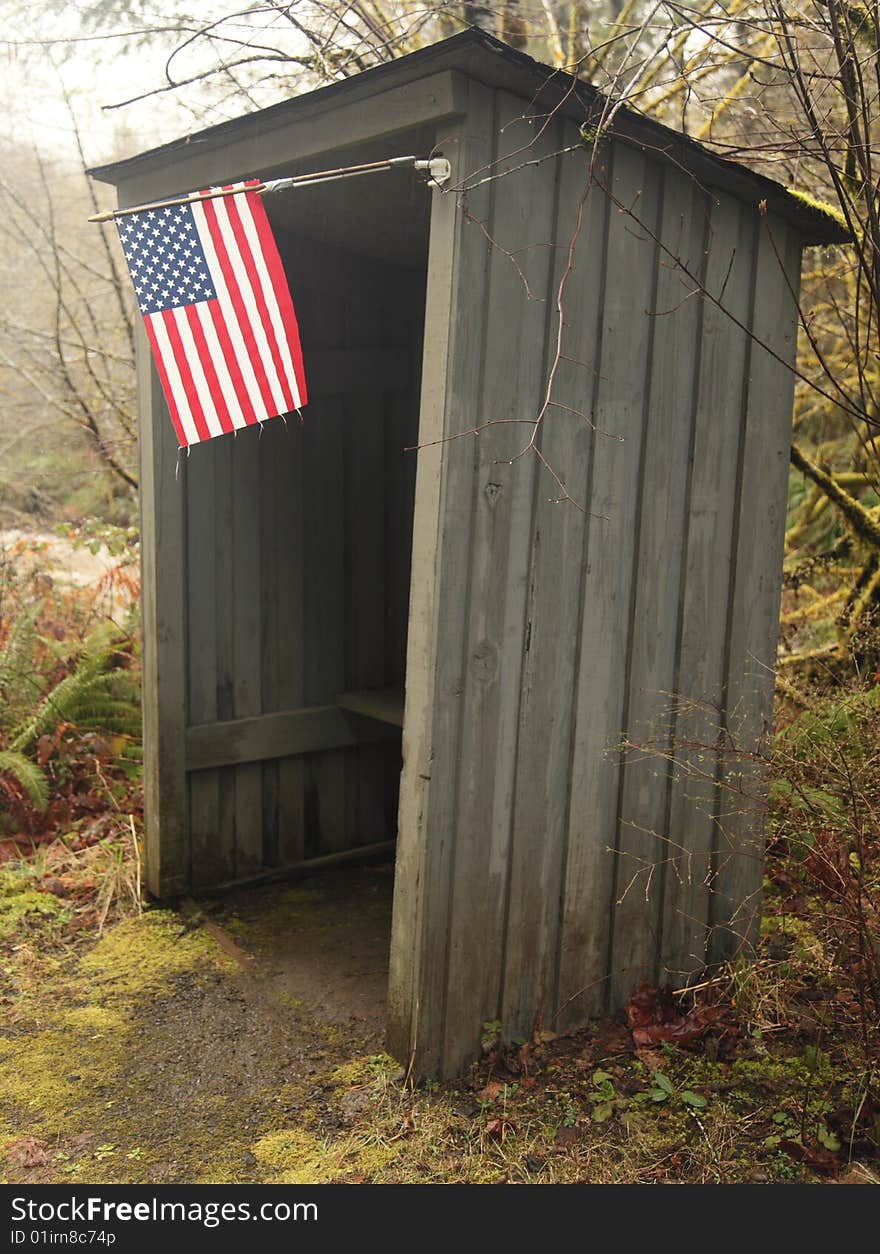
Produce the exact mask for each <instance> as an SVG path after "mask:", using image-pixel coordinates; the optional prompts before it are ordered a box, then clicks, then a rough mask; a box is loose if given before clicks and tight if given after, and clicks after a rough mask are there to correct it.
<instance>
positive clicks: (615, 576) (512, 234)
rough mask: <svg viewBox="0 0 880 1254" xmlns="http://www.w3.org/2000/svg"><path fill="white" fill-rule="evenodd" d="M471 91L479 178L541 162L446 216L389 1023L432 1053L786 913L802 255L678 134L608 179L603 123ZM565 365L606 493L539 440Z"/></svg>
mask: <svg viewBox="0 0 880 1254" xmlns="http://www.w3.org/2000/svg"><path fill="white" fill-rule="evenodd" d="M467 107H468V116H467V125H466V127H465V128H464V134H463V137H462V142H461V143H460V144H459V145H458V146H457V147H456V149H455V151H454V163H455V167H456V168H455V171H454V174H453V179H454V180H456V179H461V178H462V177H463V176H464V175H466V174H467V173H469V172H471V171H474V170H480V169H483V168H485V167H488V166H489V165H490V163H493V162H500V164H499V165H497V166H496V167H495V170H496V172H499V173H500V172H503V171H504V170H506V169H509V170H511V171H513V172H510V173H507V174H506V175H505V177H503V178H499V179H496V180H493V181H489V182H484V183H482V184H481V185H480V186H478V187H475V188H474V190H473V191H472V192H471V193H470V194H469V196H468V200H467V207H468V214H467V215H462V214H460V213H457V212H456V209H455V206H454V204H453V203H452V198H451V197H450V198H446V199H445V200H444V201H442V202H440V203H438V204H435V207H434V213H433V218H432V231H431V252H430V258H429V270H428V297H427V309H428V314H427V329H426V342H425V356H424V382H423V391H422V407H421V435H420V438H421V442H422V443H423V444H425V445H427V444H429V443H430V442H432V441H437V440H441V441H442V440H446V442H444V443H441V444H440V445H438V446H437V447H434V448H424V449H423V451H422V452H421V453H420V459H419V471H418V480H417V488H416V517H415V528H414V553H413V585H412V601H411V622H410V638H409V658H408V669H407V708H406V718H405V724H404V773H403V782H402V788H401V805H400V834H399V841H398V861H397V883H396V887H395V917H394V930H393V941H392V954H391V995H390V1015H389V1040H390V1045H391V1048H392V1049H393V1050H394V1051H395V1052H396V1053H397V1055H398V1057H400V1058H401V1059H403V1060H405V1061H407V1062H411V1063H412V1065H413V1068H414V1070H415V1072H416V1073H418V1074H426V1073H427V1074H430V1073H437V1072H444V1073H451V1072H455V1071H456V1070H457V1069H458V1068H459V1067H460V1066H461V1065H462V1064H463V1063H464V1062H465V1061H467V1060H468V1059H469V1058H471V1057H473V1056H474V1054H475V1053H476V1052H477V1050H478V1047H479V1040H480V1035H481V1031H482V1025H483V1024H484V1022H486V1021H489V1020H500V1021H501V1022H502V1024H503V1027H504V1031H505V1033H507V1034H508V1035H517V1034H528V1032H529V1031H530V1029H531V1028H532V1026H533V1024H534V1022H535V1020H536V1017H537V1016H539V1015H540V1016H541V1018H542V1021H543V1024H544V1026H545V1027H550V1028H553V1029H555V1030H560V1029H562V1028H568V1027H572V1026H574V1025H576V1024H579V1023H582V1022H584V1021H585V1020H586V1019H587V1018H588V1016H589V1015H590V1014H592V1013H596V1012H599V1011H602V1010H603V1009H606V1008H608V1007H609V1006H613V1005H619V1004H620V1003H621V1001H622V1000H623V999H624V998H625V997H626V995H627V993H628V992H629V990H630V989H631V988H632V987H633V985H634V984H635V983H636V982H637V981H638V980H639V979H642V978H648V979H652V980H657V979H659V980H666V979H671V980H673V981H681V980H683V979H685V978H686V977H687V975H688V973H689V972H692V971H694V970H695V969H697V968H699V966H700V965H702V964H703V963H704V962H705V960H706V957H707V955H711V956H713V957H714V956H720V955H721V954H725V953H728V952H730V949H731V947H732V946H733V945H735V944H742V943H743V942H744V941H747V940H748V939H749V937H750V936H751V935H752V934H753V928H754V917H755V907H756V904H757V897H758V893H759V889H760V883H761V856H760V855H761V834H760V833H761V814H760V777H761V771H760V764H759V762H756V761H755V760H754V758H753V756H751V755H754V754H755V753H758V754H760V751H761V749H762V747H763V743H764V736H765V732H766V728H767V726H768V722H769V715H770V706H771V700H772V672H771V668H772V666H773V660H774V654H775V643H776V615H777V610H778V600H779V580H780V570H781V546H782V535H783V522H784V517H783V514H784V504H785V477H786V473H787V463H788V456H787V450H788V441H789V433H790V416H791V392H792V376H791V374H790V372H789V371H787V370H786V369H785V367H784V365H782V364H781V362H780V360H778V359H777V356H778V358H781V359H782V361H787V360H790V359H791V358H792V356H793V352H794V339H795V330H796V325H795V307H794V301H793V299H792V295H791V290H790V287H789V284H791V285H793V286H794V287H796V285H797V276H798V273H799V263H800V240H799V238H798V237H797V236H796V235H795V233H794V232H793V231H792V230H791V228H788V227H786V225H785V224H784V223H782V222H781V221H779V220H776V219H775V218H772V217H762V216H760V214H759V213H758V211H757V207H756V206H754V207H753V206H751V205H746V204H743V203H740V202H738V201H734V200H733V199H731V198H730V197H729V196H727V195H726V194H725V193H721V192H715V191H713V190H712V189H710V188H705V187H702V186H700V185H698V184H697V183H696V182H695V181H693V180H691V179H689V178H688V177H686V176H685V175H683V174H682V173H681V172H680V171H679V170H677V169H676V167H675V166H674V165H672V164H671V163H664V162H663V161H662V160H660V159H658V158H657V155H656V154H654V155H651V154H648V153H645V152H642V151H640V150H639V149H638V148H635V147H632V146H625V145H623V144H617V143H616V144H615V145H614V146H613V147H607V148H606V149H605V150H603V151H602V152H601V153H600V154H599V155H598V158H597V162H596V168H595V180H594V182H593V185H592V186H591V187H590V188H589V190H588V191H587V193H586V195H585V194H584V193H585V184H586V160H585V157H584V156H583V155H582V154H577V155H568V156H562V155H560V156H553V154H554V153H557V152H558V151H559V150H560V149H562V148H563V147H565V146H567V145H569V144H572V143H574V142H576V138H577V132H576V131H575V129H574V127H573V126H572V125H571V124H570V123H568V122H565V121H562V120H559V121H556V122H551V123H550V124H549V125H547V126H546V127H545V129H544V130H543V132H542V133H541V134H540V136H539V137H538V138H535V134H536V131H537V127H538V124H537V123H536V122H529V121H527V120H517V119H521V115H522V114H523V113H524V112H526V111H527V107H526V106H525V104H524V102H523V101H522V100H520V99H516V98H513V97H511V96H509V95H507V94H506V93H505V92H503V91H499V90H491V89H490V88H489V87H487V86H485V85H481V84H479V83H476V82H471V83H470V84H469V86H468V105H467ZM533 141H534V142H533ZM524 145H531V146H530V147H529V149H528V152H527V154H525V155H527V157H528V158H529V159H530V160H532V159H534V158H535V157H537V156H541V157H544V158H546V159H545V160H544V161H542V162H541V163H540V164H531V165H529V166H528V167H527V168H523V169H519V170H515V171H514V169H513V168H514V167H516V166H519V165H521V164H522V161H523V157H524V154H523V152H522V149H523V146H524ZM452 151H453V150H452V149H450V153H452ZM505 154H507V155H505ZM581 210H582V224H581V227H580V234H579V238H578V240H577V243H576V247H575V248H574V252H573V265H572V269H571V272H570V274H569V276H568V278H567V280H566V286H565V297H564V321H565V325H564V334H563V340H562V343H563V357H562V359H561V360H559V362H558V365H557V366H555V367H554V363H555V362H556V358H557V334H558V330H559V313H558V310H557V305H556V298H557V293H558V291H559V285H560V281H561V280H562V277H563V275H564V274H565V272H566V267H567V266H568V262H569V252H568V249H567V247H566V245H567V244H568V242H569V241H570V240H571V238H572V236H573V233H574V232H575V230H576V224H577V221H578V216H579V213H580V212H581ZM487 237H488V238H491V240H492V241H494V244H495V247H492V248H490V247H489V246H487ZM548 245H554V246H553V247H550V246H548ZM777 257H779V258H781V259H782V261H783V263H784V266H785V269H786V271H787V279H786V277H785V276H784V275H783V274H782V272H781V270H780V266H779V263H778V261H777ZM698 283H700V284H704V285H705V286H706V288H707V289H708V292H709V298H706V299H703V298H702V297H701V296H700V295H699V294H698V293H697V292H696V288H697V286H698ZM719 305H720V306H722V307H723V308H719ZM749 330H751V331H753V332H754V334H755V336H757V337H758V339H757V341H755V340H753V339H752V338H751V337H750V335H749V334H748V332H749ZM775 355H776V356H775ZM554 369H555V379H554V385H553V390H552V400H553V402H554V405H553V406H552V407H551V408H550V409H548V410H547V413H546V417H545V419H544V421H543V424H542V426H541V430H540V434H539V437H538V445H539V449H540V453H541V455H542V457H544V458H546V459H547V461H548V462H549V463H550V464H551V466H552V467H553V469H554V470H555V471H556V472H557V473H558V474H559V475H560V476H562V477H563V478H564V480H565V486H566V490H567V491H568V493H570V495H571V497H573V498H574V500H575V501H576V502H578V504H579V505H580V506H581V507H582V508H580V509H579V508H576V507H575V506H573V505H571V504H568V503H558V498H559V497H560V495H561V490H560V487H559V485H558V484H556V483H555V482H554V480H553V478H552V476H551V475H550V474H549V473H548V472H547V470H546V469H545V468H544V467H543V466H542V465H541V463H540V461H539V459H538V458H537V457H536V456H535V455H534V453H533V452H525V453H524V454H523V455H520V454H521V453H522V450H523V448H524V446H525V445H526V444H527V442H528V439H529V436H530V434H531V428H530V427H529V426H528V425H526V424H525V422H524V421H523V420H528V419H532V418H534V416H535V415H536V414H537V413H538V412H539V410H540V409H541V406H542V404H543V402H544V399H545V390H546V387H547V380H548V377H549V374H550V373H551V372H553V371H554ZM486 422H490V423H494V424H496V425H492V426H490V427H488V428H486V429H485V430H484V431H483V432H482V434H480V436H479V437H478V438H475V437H474V436H471V435H464V436H462V438H453V439H448V437H456V436H459V435H460V434H461V433H463V432H467V431H469V430H472V429H473V428H474V427H476V426H478V425H480V424H482V423H486ZM733 744H735V745H736V746H737V749H739V750H742V751H743V754H742V756H737V755H731V754H730V753H728V752H725V753H723V754H722V753H720V752H719V746H721V745H724V746H725V747H728V746H732V745H733ZM624 745H626V746H627V747H626V749H625V751H624V749H623V746H624ZM719 781H720V782H721V783H722V784H723V785H724V786H723V787H720V788H719V787H718V786H717V785H718V783H719ZM743 902H745V903H746V905H745V906H743Z"/></svg>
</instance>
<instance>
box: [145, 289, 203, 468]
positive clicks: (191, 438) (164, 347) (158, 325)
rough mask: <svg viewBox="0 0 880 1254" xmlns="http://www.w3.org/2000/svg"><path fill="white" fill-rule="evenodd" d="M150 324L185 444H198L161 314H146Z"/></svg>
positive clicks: (196, 433)
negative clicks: (184, 437)
mask: <svg viewBox="0 0 880 1254" xmlns="http://www.w3.org/2000/svg"><path fill="white" fill-rule="evenodd" d="M147 318H148V319H149V322H150V326H151V327H152V328H153V334H154V335H155V337H156V343H157V345H158V346H159V352H160V354H161V356H162V364H163V365H164V367H165V373H166V374H167V375H168V383H169V386H170V388H171V393H172V395H173V397H174V403H175V405H176V406H177V412H178V415H179V416H180V425H181V426H182V427H183V431H184V434H185V436H186V442H187V444H198V442H199V439H200V436H199V433H198V431H197V430H196V424H195V423H194V422H193V418H192V414H191V413H190V410H189V401H188V400H187V397H186V388H185V387H184V386H183V380H182V379H181V377H180V371H179V370H178V368H177V362H176V361H175V359H174V350H173V349H172V347H171V341H170V339H169V338H168V332H167V331H166V330H165V323H164V321H163V319H162V314H160V313H157V314H147Z"/></svg>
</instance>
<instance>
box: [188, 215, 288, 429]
mask: <svg viewBox="0 0 880 1254" xmlns="http://www.w3.org/2000/svg"><path fill="white" fill-rule="evenodd" d="M202 209H203V210H204V214H205V222H206V223H207V226H208V230H209V231H210V233H211V241H212V243H213V245H214V251H215V253H216V254H217V263H218V265H219V266H220V270H221V274H222V277H223V282H224V285H225V287H226V292H227V295H228V296H229V300H230V302H231V304H232V309H233V312H234V314H235V318H236V321H237V322H238V325H239V327H240V328H241V332H242V338H243V339H244V345H245V349H246V351H247V354H248V357H249V359H250V362H251V365H252V366H253V370H254V375H255V376H256V380H257V387H258V388H259V390H260V396H261V397H262V400H263V404H264V405H265V407H266V413H267V415H271V416H273V417H274V414H275V408H276V406H275V399H274V397H273V396H272V388H271V386H270V384H269V377H268V375H267V374H266V368H265V366H264V365H263V362H262V359H261V357H260V354H259V353H258V352H257V348H256V344H255V343H254V338H253V331H252V330H251V329H250V328H251V320H250V317H249V315H248V311H247V307H246V306H245V303H244V300H243V299H242V295H241V292H240V290H239V286H238V280H237V279H236V277H235V271H234V270H233V268H232V262H231V261H230V260H229V253H228V251H227V248H226V242H225V240H224V239H223V233H222V231H221V229H220V224H219V222H218V221H217V210H216V208H215V207H214V202H213V201H211V200H206V201H204V202H203V204H202ZM216 278H217V276H216V275H215V276H214V280H215V283H216ZM248 341H250V342H248Z"/></svg>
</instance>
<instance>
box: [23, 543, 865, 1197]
mask: <svg viewBox="0 0 880 1254" xmlns="http://www.w3.org/2000/svg"><path fill="white" fill-rule="evenodd" d="M0 575H2V578H0V698H2V704H0V859H2V862H0V977H2V978H0V985H2V987H0V997H2V1000H3V1002H4V1006H5V1010H6V1012H7V1013H6V1016H5V1017H6V1020H7V1028H6V1030H5V1032H4V1033H0V1078H2V1079H3V1097H2V1098H0V1111H2V1115H3V1116H4V1118H5V1121H6V1127H5V1131H4V1132H2V1133H0V1159H2V1158H3V1157H5V1175H6V1178H7V1179H9V1180H16V1181H19V1180H20V1181H32V1182H46V1181H59V1180H80V1181H89V1182H96V1183H101V1182H109V1183H122V1182H141V1181H143V1182H170V1181H184V1182H193V1181H202V1182H219V1181H228V1182H232V1183H236V1182H238V1183H245V1182H250V1181H256V1182H278V1183H284V1182H293V1183H300V1182H321V1181H333V1180H338V1181H347V1182H351V1183H360V1182H372V1181H376V1182H381V1181H402V1182H417V1181H437V1182H440V1181H473V1182H553V1181H594V1182H604V1181H608V1182H612V1181H614V1182H631V1181H664V1182H668V1181H696V1182H703V1181H705V1182H709V1181H717V1182H724V1183H733V1182H741V1181H752V1182H764V1181H768V1182H787V1181H792V1182H797V1181H813V1182H816V1181H825V1180H827V1181H832V1180H840V1181H845V1182H853V1183H863V1182H873V1183H880V1034H878V1030H877V1029H878V1020H880V860H878V854H880V684H878V678H880V677H878V676H876V675H870V674H868V675H866V674H864V673H859V672H858V671H853V672H852V673H851V676H850V677H849V678H846V679H844V678H842V677H841V674H840V673H839V672H838V673H836V674H835V676H834V677H833V679H831V680H827V679H826V680H822V679H821V678H819V679H817V678H816V677H815V676H814V677H813V678H812V679H811V680H810V681H809V683H808V682H807V681H806V680H805V679H798V680H794V679H791V678H790V677H789V678H786V679H784V680H783V681H782V684H781V687H780V693H779V700H778V703H777V721H778V726H777V729H776V733H775V739H774V748H773V754H772V758H771V772H772V783H771V789H770V799H769V813H768V819H767V864H766V876H765V884H764V902H763V905H764V918H763V925H762V929H761V936H760V939H759V941H758V944H757V952H756V954H755V955H753V956H750V957H746V956H741V957H740V958H738V959H736V960H735V961H733V962H731V963H729V964H727V965H726V966H724V967H722V968H720V969H717V968H716V969H712V970H707V971H706V972H705V973H704V974H703V975H702V976H701V977H700V978H699V979H698V981H697V983H696V984H694V985H693V986H692V987H691V988H689V989H684V990H679V991H673V990H671V989H662V988H655V987H651V986H649V985H641V986H640V987H639V988H637V989H634V990H633V993H632V996H631V998H630V1000H629V1004H628V1006H627V1008H626V1012H625V1013H624V1014H622V1015H620V1016H617V1017H616V1018H614V1019H609V1020H605V1021H601V1022H598V1023H596V1024H594V1025H592V1026H591V1027H590V1028H589V1029H587V1030H585V1031H583V1032H580V1033H577V1034H574V1035H572V1036H559V1037H556V1036H554V1035H553V1033H552V1032H550V1031H547V1030H546V1027H547V1025H546V1024H544V1025H542V1024H541V1023H540V1022H537V1023H536V1025H535V1030H534V1032H533V1034H532V1036H531V1038H530V1039H529V1040H520V1041H510V1040H509V1039H506V1037H505V1033H504V1025H503V1024H500V1023H488V1024H486V1025H484V1052H483V1058H482V1059H481V1061H480V1062H479V1063H478V1064H476V1065H475V1066H474V1068H473V1069H472V1071H471V1072H470V1074H469V1075H468V1076H466V1077H464V1078H463V1079H461V1080H459V1081H457V1082H454V1083H450V1084H443V1085H440V1084H431V1083H429V1084H427V1085H422V1086H419V1087H413V1086H412V1085H410V1084H409V1083H408V1082H407V1077H406V1075H405V1073H404V1070H403V1069H402V1068H401V1067H399V1065H398V1064H397V1063H395V1062H393V1061H392V1060H391V1059H389V1058H388V1057H386V1056H385V1055H384V1054H377V1053H375V1052H372V1050H374V1049H375V1046H372V1049H370V1050H367V1051H365V1049H364V1045H363V1044H361V1045H360V1046H359V1045H358V1040H357V1039H356V1037H355V1036H353V1035H352V1034H351V1033H350V1032H348V1033H346V1032H340V1031H339V1030H338V1029H336V1028H333V1027H332V1026H328V1025H327V1024H321V1023H320V1022H318V1021H317V1020H314V1019H313V1018H312V1019H309V1017H308V1016H306V1015H304V1014H303V1013H301V1012H300V1011H298V1010H297V1009H296V1007H294V1006H293V1005H292V1004H291V1005H289V1004H287V1003H283V1004H282V1003H281V1002H279V1001H278V998H277V996H276V993H277V990H276V989H274V988H273V987H272V986H271V985H270V984H269V983H267V982H266V981H265V980H264V977H263V976H262V975H261V974H260V969H261V968H260V964H261V962H262V957H263V956H264V955H265V954H266V953H267V952H271V951H272V938H271V935H269V933H270V932H271V929H272V928H276V927H281V926H284V927H291V926H292V927H294V928H295V929H296V930H299V929H300V928H307V927H309V926H311V925H310V924H309V922H308V919H309V916H310V912H311V914H312V916H313V917H314V920H316V922H315V923H314V926H316V927H318V926H320V925H321V924H322V923H326V908H327V900H326V892H327V891H328V890H327V889H326V888H325V887H322V888H321V889H320V890H319V889H317V888H316V889H315V890H314V891H313V890H311V889H310V888H309V884H308V883H306V885H304V886H303V887H302V888H300V889H297V890H296V893H295V894H293V893H292V890H288V889H285V890H283V891H282V890H280V889H268V890H261V891H264V892H265V893H266V894H267V895H268V894H271V893H275V894H276V896H275V897H272V899H271V901H270V900H268V896H267V899H265V900H263V899H261V900H260V901H258V902H256V904H254V905H252V906H251V907H249V908H248V909H247V910H246V911H245V912H244V914H243V915H242V913H241V912H237V908H236V906H235V904H234V903H231V902H229V901H227V900H225V899H224V900H218V901H215V902H212V903H206V904H204V905H203V906H200V907H199V908H198V909H194V908H193V906H192V903H182V905H181V907H180V909H172V908H168V907H167V906H166V907H164V908H162V909H158V908H157V907H155V906H151V904H150V903H149V902H142V899H141V891H140V854H139V845H138V833H139V829H140V822H141V801H140V751H139V737H138V726H139V708H138V680H139V652H138V643H137V631H136V622H135V620H134V617H133V613H132V612H129V611H128V610H125V609H124V608H120V609H118V610H117V611H116V612H114V615H113V618H112V619H108V618H107V615H106V612H105V607H106V604H107V602H106V596H105V594H106V591H107V589H106V588H104V589H103V590H102V591H101V594H100V595H101V596H104V599H103V600H101V599H100V597H99V595H98V594H96V593H95V592H89V593H83V592H76V591H74V590H71V589H65V588H64V586H63V585H61V584H60V583H54V582H52V581H51V580H50V579H48V578H47V577H46V575H45V573H44V572H40V571H39V570H33V569H32V568H31V569H29V568H28V566H27V563H22V562H21V561H14V562H7V563H5V564H4V566H3V567H2V571H0ZM123 578H124V579H127V580H129V581H130V580H131V579H132V575H131V570H130V567H127V566H123V567H122V568H121V569H120V571H119V572H117V573H116V574H114V575H112V576H111V581H112V580H116V581H117V583H118V581H119V580H120V579H123ZM134 591H135V589H134V586H133V585H132V584H129V586H128V593H129V594H131V593H133V592H134ZM294 897H295V907H296V914H295V917H294V916H293V915H290V911H291V910H292V909H293V905H292V904H291V903H293V902H294ZM249 900H250V901H253V897H251V898H249ZM273 902H275V903H276V905H275V906H273V904H272V903H273ZM310 902H311V903H312V904H311V905H310V904H309V903H310ZM277 903H281V904H280V905H277ZM285 911H287V913H286V914H285ZM288 916H289V917H288ZM258 920H259V922H257V921H258ZM285 920H286V922H285ZM260 928H262V929H263V932H265V933H266V934H265V935H263V934H262V933H260V932H259V929H260ZM261 981H262V982H261ZM273 999H274V1000H273ZM239 1002H240V1003H241V1005H242V1006H243V1007H244V1011H243V1013H242V1017H241V1024H242V1026H241V1027H240V1028H238V1029H236V1031H237V1032H240V1033H241V1036H240V1037H236V1035H235V1034H234V1033H233V1034H230V1032H229V1031H228V1030H227V1027H226V1026H224V1025H228V1022H229V1016H230V1013H231V1011H230V1007H231V1006H232V1007H234V1006H235V1005H237V1004H238V1003H239ZM297 1016H299V1017H297ZM239 1045H241V1048H239ZM197 1059H198V1060H201V1061H197ZM303 1059H305V1062H304V1061H303ZM204 1060H207V1061H204ZM199 1068H201V1070H200V1069H199ZM172 1074H173V1076H174V1080H173V1083H174V1085H175V1086H176V1088H175V1090H174V1091H175V1092H178V1091H179V1094H180V1096H179V1098H178V1099H177V1100H179V1101H180V1102H181V1103H182V1107H181V1108H183V1105H185V1106H186V1109H187V1110H188V1112H189V1113H188V1115H187V1118H186V1119H184V1120H175V1119H170V1120H169V1117H168V1116H169V1107H168V1105H167V1102H166V1100H165V1097H164V1096H163V1094H166V1092H167V1086H168V1084H169V1083H171V1080H170V1078H169V1077H170V1076H171V1075H172Z"/></svg>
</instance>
